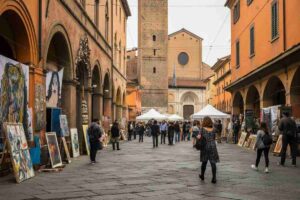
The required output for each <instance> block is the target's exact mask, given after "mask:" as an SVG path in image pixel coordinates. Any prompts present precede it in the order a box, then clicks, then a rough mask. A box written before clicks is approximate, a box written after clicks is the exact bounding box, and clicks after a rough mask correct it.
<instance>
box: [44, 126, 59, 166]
mask: <svg viewBox="0 0 300 200" xmlns="http://www.w3.org/2000/svg"><path fill="white" fill-rule="evenodd" d="M46 139H47V144H48V150H49V155H50V160H51V166H52V168H55V167H59V166H62V161H61V155H60V150H59V146H58V143H57V137H56V133H55V132H48V133H46Z"/></svg>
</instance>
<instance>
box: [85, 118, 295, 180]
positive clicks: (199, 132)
mask: <svg viewBox="0 0 300 200" xmlns="http://www.w3.org/2000/svg"><path fill="white" fill-rule="evenodd" d="M242 128H243V125H241V123H240V121H239V119H236V120H233V121H230V122H229V123H228V125H227V126H226V128H225V130H226V131H227V132H232V139H233V143H235V144H237V143H238V139H239V133H240V131H241V129H242ZM256 129H257V130H256V133H255V134H256V135H257V137H256V143H255V147H254V148H255V150H256V152H257V156H256V160H255V164H253V165H251V168H253V169H254V170H258V166H259V163H260V159H261V157H262V155H264V158H265V173H269V163H270V162H269V152H270V148H271V145H272V144H273V143H274V138H273V136H272V135H274V134H272V132H276V134H282V148H281V154H280V155H281V160H280V162H279V163H278V165H280V166H284V165H285V160H286V152H287V147H288V145H290V147H291V157H292V166H295V167H296V156H297V133H298V132H299V131H297V126H296V123H295V121H294V120H293V119H292V118H291V117H290V116H289V113H287V112H284V113H283V116H282V118H281V119H280V120H279V121H278V124H277V125H276V126H275V127H272V130H271V131H269V130H268V126H267V124H266V123H265V122H260V123H257V128H256ZM127 130H128V141H132V140H136V139H137V136H138V137H139V138H138V141H139V143H143V142H144V135H146V136H149V137H152V142H153V148H158V146H159V138H160V144H161V145H164V144H166V142H167V143H168V145H174V144H176V143H179V142H182V141H192V144H193V147H195V148H196V149H197V150H200V162H201V163H202V164H201V173H200V174H199V178H200V179H201V180H204V179H205V171H206V166H207V163H208V162H210V165H211V169H212V180H211V182H212V183H214V184H215V183H216V182H217V177H216V174H217V166H216V164H217V163H218V162H220V159H219V154H218V150H217V143H222V131H223V125H222V122H221V120H216V121H215V122H213V121H212V119H211V118H210V117H205V118H204V119H203V120H202V121H201V122H200V121H193V122H190V121H185V122H179V121H177V122H167V121H162V122H158V121H156V120H154V119H153V120H150V121H148V122H147V123H144V122H137V123H135V122H128V125H127ZM110 132H111V144H112V149H113V150H121V149H120V143H119V139H120V137H121V129H120V126H119V124H118V122H117V121H115V122H114V123H113V125H112V126H111V130H110ZM88 136H89V139H90V159H91V163H92V164H94V163H95V162H96V154H97V150H99V149H102V148H103V146H105V145H107V143H108V142H107V134H105V133H104V131H103V128H102V127H101V125H100V122H99V120H98V119H95V120H93V122H92V123H91V125H90V126H89V128H88ZM166 138H167V139H166ZM166 140H167V141H166ZM105 141H106V142H105Z"/></svg>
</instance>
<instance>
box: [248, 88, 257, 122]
mask: <svg viewBox="0 0 300 200" xmlns="http://www.w3.org/2000/svg"><path fill="white" fill-rule="evenodd" d="M246 109H247V110H252V111H253V112H254V117H256V118H259V116H260V96H259V92H258V90H257V88H256V87H255V86H254V85H252V86H250V87H249V89H248V92H247V96H246Z"/></svg>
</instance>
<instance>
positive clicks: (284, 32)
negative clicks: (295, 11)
mask: <svg viewBox="0 0 300 200" xmlns="http://www.w3.org/2000/svg"><path fill="white" fill-rule="evenodd" d="M282 6H283V51H286V0H283V5H282Z"/></svg>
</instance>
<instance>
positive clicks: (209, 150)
mask: <svg viewBox="0 0 300 200" xmlns="http://www.w3.org/2000/svg"><path fill="white" fill-rule="evenodd" d="M216 134H217V130H215V129H213V122H212V120H211V118H210V117H205V118H204V119H203V122H202V129H201V133H200V134H199V135H198V136H197V138H198V139H201V137H204V138H205V140H206V145H205V148H204V150H202V151H201V153H200V162H202V165H201V174H200V175H199V178H200V179H201V180H204V174H205V170H206V165H207V163H208V161H209V162H210V165H211V168H212V175H213V178H212V181H211V182H212V183H214V184H215V183H216V182H217V177H216V174H217V165H216V163H218V162H220V159H219V154H218V150H217V145H216V141H215V140H216Z"/></svg>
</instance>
